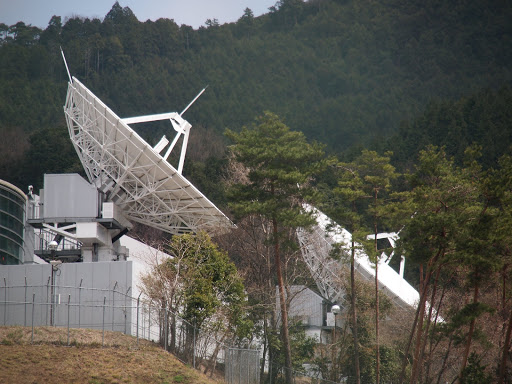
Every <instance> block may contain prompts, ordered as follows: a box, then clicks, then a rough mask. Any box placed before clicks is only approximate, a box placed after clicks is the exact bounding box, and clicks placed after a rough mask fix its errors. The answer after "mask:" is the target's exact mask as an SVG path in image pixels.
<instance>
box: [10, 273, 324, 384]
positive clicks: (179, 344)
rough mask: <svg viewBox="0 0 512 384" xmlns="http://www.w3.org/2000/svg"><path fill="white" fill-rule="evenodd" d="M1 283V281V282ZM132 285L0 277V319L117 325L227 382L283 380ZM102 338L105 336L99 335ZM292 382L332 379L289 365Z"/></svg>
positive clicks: (272, 383)
mask: <svg viewBox="0 0 512 384" xmlns="http://www.w3.org/2000/svg"><path fill="white" fill-rule="evenodd" d="M2 283H3V284H2ZM131 293H132V289H131V287H128V288H126V289H124V288H121V287H119V286H118V285H117V283H115V284H114V286H113V288H111V289H97V288H87V287H83V286H82V283H80V284H79V285H78V286H62V285H54V284H52V283H51V278H50V279H48V282H47V284H45V285H31V284H28V283H27V280H26V279H25V281H24V284H21V285H7V283H6V280H5V279H4V281H3V282H0V325H4V326H15V325H17V326H21V325H22V326H26V327H32V331H33V330H34V327H38V326H56V327H64V328H67V329H68V338H67V343H68V345H69V344H70V343H71V341H70V339H69V329H70V328H87V329H97V330H100V331H102V332H103V335H104V332H105V331H115V332H122V333H124V334H127V335H132V336H134V339H133V340H134V341H133V343H134V347H136V346H137V345H138V343H139V340H140V339H146V340H150V341H153V342H155V343H158V344H160V345H161V346H162V348H164V349H166V350H167V351H168V352H170V353H172V354H174V355H175V356H176V357H177V358H178V359H180V360H181V361H182V362H184V363H186V364H189V365H191V366H193V367H194V368H196V369H198V370H201V371H202V372H203V373H206V374H208V375H213V374H214V373H216V377H217V378H218V377H219V374H223V375H224V377H225V381H226V382H227V383H229V384H259V383H261V384H279V383H284V368H283V367H282V366H281V365H280V364H278V363H276V362H273V363H271V364H269V363H268V361H267V362H266V363H264V367H263V368H264V369H262V366H261V365H262V362H263V360H262V356H261V352H260V351H259V350H257V349H243V348H235V347H233V346H231V345H229V343H228V342H226V340H225V339H223V337H222V335H221V334H216V332H215V330H212V329H198V328H196V327H194V326H193V324H191V323H189V322H187V321H186V320H184V319H183V318H181V317H180V316H179V315H178V314H177V313H176V312H174V311H170V310H168V309H166V308H159V307H157V306H154V305H151V304H150V303H147V302H145V301H144V300H143V299H142V298H141V297H140V296H139V297H133V296H132V295H131ZM102 340H104V337H103V338H102ZM219 340H223V341H219ZM293 377H294V383H295V384H299V383H300V384H331V383H333V382H332V381H328V380H322V378H321V375H319V374H318V372H315V371H314V370H309V371H306V372H299V371H293Z"/></svg>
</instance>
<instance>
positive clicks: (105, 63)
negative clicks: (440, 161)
mask: <svg viewBox="0 0 512 384" xmlns="http://www.w3.org/2000/svg"><path fill="white" fill-rule="evenodd" d="M511 17H512V6H511V4H510V2H506V1H498V2H492V3H489V2H483V1H474V2H466V1H460V0H450V1H444V2H437V1H433V0H427V1H409V0H408V1H404V0H387V1H381V2H369V1H368V2H366V1H363V2H361V1H356V0H345V1H340V0H311V1H307V2H304V1H302V0H281V1H278V2H277V3H276V4H275V6H273V7H271V8H270V9H269V12H268V13H267V14H264V15H262V16H260V17H254V16H253V14H252V11H251V10H250V9H246V10H245V12H244V14H242V15H240V19H239V20H238V21H237V22H236V23H229V24H223V25H219V23H218V22H217V21H216V20H215V19H213V20H210V19H209V20H206V21H205V25H204V26H203V27H200V28H199V29H196V30H195V29H193V28H191V27H190V26H187V25H177V24H176V23H175V22H174V21H173V20H172V19H164V18H162V19H159V20H157V21H155V22H153V21H145V22H142V21H139V20H138V19H137V15H135V14H133V12H132V11H131V10H130V9H129V8H128V7H124V8H123V7H122V6H121V5H120V4H119V3H117V2H116V3H115V4H114V5H113V7H112V9H111V10H110V12H109V13H108V14H107V15H105V17H104V19H103V20H100V19H88V18H83V17H79V16H77V17H73V18H70V19H66V20H62V18H61V17H60V16H58V15H56V16H54V17H52V18H51V20H49V23H48V27H47V28H46V29H44V30H40V29H39V28H36V27H33V26H31V25H26V24H25V23H23V22H22V21H20V22H18V23H17V24H15V25H10V26H8V25H5V24H1V20H0V132H1V134H2V137H3V138H5V140H2V143H1V144H0V150H1V151H2V158H1V160H0V178H2V179H6V180H9V181H11V182H13V183H14V184H16V185H18V186H20V188H22V189H26V186H27V185H28V184H34V185H35V186H36V187H40V186H41V185H40V182H41V180H42V174H43V173H44V172H69V171H80V169H81V166H80V165H79V164H78V163H77V161H78V160H77V158H76V155H75V154H74V150H73V149H72V147H71V145H70V143H69V140H68V139H67V137H66V134H65V123H64V114H63V112H62V105H63V104H64V99H65V93H66V84H67V74H66V71H65V67H64V64H63V61H62V57H61V54H60V49H59V47H62V48H63V50H64V52H65V54H66V57H67V60H68V64H69V68H70V71H71V73H72V75H73V76H76V77H77V78H79V79H80V80H81V81H82V82H84V84H86V85H87V86H88V87H89V88H90V89H91V90H92V91H93V92H94V93H96V94H97V95H98V96H99V97H100V98H101V99H102V100H103V101H104V102H105V103H106V104H107V105H109V106H110V107H111V108H112V109H113V110H114V111H115V112H116V113H117V114H118V115H119V116H121V117H128V116H133V115H140V114H150V113H160V112H168V111H181V110H182V109H183V108H184V107H185V106H186V105H187V104H188V103H189V102H190V100H192V99H193V97H194V96H195V95H196V94H197V93H198V92H199V90H201V89H202V88H203V87H204V86H206V85H208V86H209V87H208V89H207V91H206V92H205V94H204V95H203V96H202V97H201V98H200V99H199V100H198V101H197V102H196V105H194V106H193V108H191V109H190V110H189V111H187V113H186V118H187V119H188V120H189V121H190V122H191V124H192V125H193V126H194V128H193V134H192V136H194V132H195V134H196V137H195V138H192V140H195V143H194V142H193V145H195V146H196V147H197V148H201V149H200V150H198V151H196V154H194V153H192V154H191V155H190V158H191V161H190V162H189V164H188V165H187V167H188V169H186V170H185V173H186V174H188V176H189V177H191V178H195V179H196V180H197V182H198V183H199V184H200V185H201V186H202V187H203V188H206V189H208V188H209V186H208V185H207V184H208V183H209V181H207V180H206V178H205V177H204V175H205V173H206V172H208V173H209V174H213V178H214V179H215V175H216V173H217V172H218V168H220V167H221V166H220V165H219V161H220V160H219V159H220V158H222V154H223V149H222V148H223V147H224V145H225V143H224V139H223V138H222V133H223V132H224V130H225V129H226V128H229V129H232V130H235V131H236V130H239V129H240V128H241V127H242V126H244V125H247V124H250V123H251V122H252V121H253V120H254V118H255V117H256V116H259V115H261V114H262V113H263V112H264V111H267V110H268V111H271V112H274V113H276V114H277V115H279V116H280V117H281V118H282V119H283V120H284V122H285V123H286V124H287V125H289V126H290V127H291V128H292V129H294V130H298V131H302V132H304V133H305V134H306V136H307V137H308V138H309V139H311V140H317V141H319V142H323V143H326V144H327V145H328V150H329V151H330V152H333V153H337V154H347V153H350V151H351V150H352V151H354V150H355V149H356V150H358V149H360V148H363V147H374V148H377V149H387V148H385V147H389V146H391V147H392V149H393V148H394V147H396V148H398V146H399V147H400V151H399V152H400V153H401V156H402V158H408V159H410V155H411V153H413V152H415V151H417V149H418V148H417V147H418V145H419V144H424V143H428V142H429V140H433V139H435V138H433V137H432V134H430V133H427V134H422V140H420V141H418V140H416V139H412V141H411V142H410V143H408V142H407V138H406V136H407V133H408V132H409V131H410V130H414V129H415V128H414V127H417V128H416V129H418V130H422V129H427V127H425V126H424V125H421V124H420V123H419V122H416V123H414V121H415V119H420V120H421V118H420V116H422V115H423V113H427V114H428V113H430V114H432V113H433V109H436V108H437V110H439V111H440V113H443V114H444V112H446V110H447V109H448V110H449V109H450V108H448V107H446V106H444V107H443V104H442V103H444V102H456V101H457V100H459V99H460V98H464V97H465V98H468V97H478V96H473V95H478V94H479V92H482V90H483V89H487V90H488V91H487V92H488V93H493V92H497V91H498V89H500V88H501V87H503V86H507V85H508V86H509V85H510V82H511V80H512V69H511V68H512V67H511V66H510V63H511V62H512V24H511V23H510V22H509V20H510V19H511ZM508 93H510V91H508ZM483 97H486V96H485V95H484V96H483ZM493 97H494V96H493ZM494 98H495V99H496V98H498V96H496V97H494ZM429 103H430V104H429ZM431 103H441V104H437V105H438V106H437V107H432V106H431V107H430V109H427V106H428V105H432V104H431ZM442 108H445V109H444V110H443V109H442ZM425 111H427V112H425ZM401 122H403V123H402V125H401ZM400 127H402V128H400ZM445 128H449V127H444V128H443V131H442V132H445ZM170 129H171V127H170V125H169V126H168V125H165V124H157V125H152V126H151V127H147V126H141V127H137V130H138V132H139V133H140V134H142V135H143V136H144V137H145V138H146V139H147V140H148V141H149V142H150V143H152V144H154V143H155V142H156V141H157V140H158V139H159V138H160V136H161V135H162V134H163V133H165V132H167V131H168V130H170ZM404 129H405V130H406V132H404ZM396 134H399V135H400V137H399V138H398V139H393V140H391V141H389V140H390V138H393V137H394V135H396ZM476 134H477V133H475V132H473V131H467V135H469V137H467V138H464V141H463V142H464V144H465V143H471V142H473V141H474V140H475V139H478V137H471V135H476ZM508 136H510V135H508ZM508 136H507V137H506V138H504V137H500V149H499V150H500V151H503V147H505V148H507V147H508V144H509V143H510V137H508ZM446 137H451V136H450V135H447V136H446ZM436 140H437V139H436ZM398 141H400V143H398ZM402 141H403V142H402ZM437 141H440V140H437ZM441 141H442V140H441ZM457 143H458V141H457V142H455V143H454V142H452V143H451V145H452V146H453V145H457ZM461 145H462V143H461ZM191 148H192V144H191ZM463 150H464V149H463V148H462V149H458V150H457V151H458V152H461V151H463ZM192 151H193V150H192ZM457 151H456V152H457ZM212 157H213V158H214V159H215V160H213V161H210V162H206V159H207V158H212ZM194 161H198V162H194ZM208 167H209V168H210V169H208V170H207V169H205V168H208ZM212 167H213V168H212ZM202 184H204V185H202ZM211 193H212V194H213V195H214V197H215V194H216V192H215V191H212V192H211ZM219 198H220V197H219Z"/></svg>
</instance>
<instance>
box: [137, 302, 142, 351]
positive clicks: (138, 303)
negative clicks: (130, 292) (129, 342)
mask: <svg viewBox="0 0 512 384" xmlns="http://www.w3.org/2000/svg"><path fill="white" fill-rule="evenodd" d="M140 295H142V292H141V293H139V297H137V348H139V305H140Z"/></svg>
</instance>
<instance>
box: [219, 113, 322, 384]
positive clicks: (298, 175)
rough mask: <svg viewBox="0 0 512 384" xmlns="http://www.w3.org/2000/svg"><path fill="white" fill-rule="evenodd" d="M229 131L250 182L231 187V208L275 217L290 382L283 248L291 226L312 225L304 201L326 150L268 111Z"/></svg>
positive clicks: (274, 240) (244, 213) (274, 237)
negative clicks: (252, 123)
mask: <svg viewBox="0 0 512 384" xmlns="http://www.w3.org/2000/svg"><path fill="white" fill-rule="evenodd" d="M226 135H227V136H228V137H229V138H230V139H231V140H233V142H234V145H232V146H231V147H230V149H231V151H232V153H233V155H234V160H235V161H236V162H239V163H241V164H242V165H244V166H245V167H246V168H247V170H248V175H247V176H248V178H247V182H246V183H237V184H234V185H233V186H232V187H231V188H230V191H229V195H230V200H231V203H230V206H231V208H232V209H233V211H234V212H235V214H236V216H237V217H246V216H249V215H252V214H258V215H261V216H262V217H264V218H266V219H267V220H269V221H270V223H271V227H272V233H271V236H270V239H269V240H270V241H271V242H272V244H273V248H274V260H275V261H274V262H275V270H276V277H277V282H278V288H279V303H280V309H281V321H282V323H281V338H282V341H283V347H284V355H285V375H286V383H287V384H291V383H292V371H291V369H292V356H291V347H290V338H289V329H288V311H287V307H286V298H285V287H284V279H283V271H282V265H281V264H282V262H281V252H282V247H284V246H287V245H288V244H289V243H290V242H289V241H288V240H290V239H288V238H287V234H288V233H290V232H289V230H290V229H294V228H298V227H301V228H308V227H310V226H311V225H312V224H313V223H314V218H313V217H312V214H311V212H308V211H307V210H306V208H305V206H304V202H306V201H309V200H310V199H312V198H314V196H315V191H314V189H313V188H312V187H311V185H310V181H311V178H312V176H313V175H314V174H315V173H316V172H317V171H319V169H320V167H321V166H322V164H323V162H322V158H323V150H322V148H321V147H320V146H318V145H315V144H309V143H308V142H307V141H306V138H305V136H304V135H303V134H302V133H300V132H294V131H291V130H290V129H289V128H288V127H287V126H286V125H285V124H284V123H283V122H282V121H281V120H280V119H279V117H278V116H276V115H274V114H272V113H269V112H266V113H264V115H263V116H261V117H260V118H259V120H258V121H257V123H256V124H255V125H254V126H253V127H252V128H251V129H248V128H246V127H244V128H243V129H242V131H241V132H240V133H235V132H233V131H230V130H228V131H226Z"/></svg>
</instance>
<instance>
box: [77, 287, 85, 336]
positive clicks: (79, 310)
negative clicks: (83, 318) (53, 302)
mask: <svg viewBox="0 0 512 384" xmlns="http://www.w3.org/2000/svg"><path fill="white" fill-rule="evenodd" d="M83 280H84V279H80V285H79V286H78V328H80V325H81V324H80V315H81V313H80V312H81V310H82V281H83Z"/></svg>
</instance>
